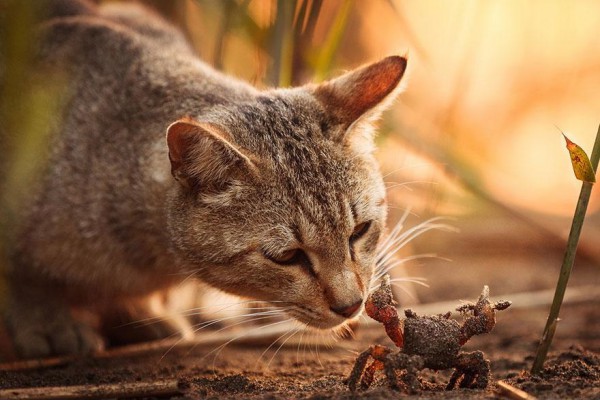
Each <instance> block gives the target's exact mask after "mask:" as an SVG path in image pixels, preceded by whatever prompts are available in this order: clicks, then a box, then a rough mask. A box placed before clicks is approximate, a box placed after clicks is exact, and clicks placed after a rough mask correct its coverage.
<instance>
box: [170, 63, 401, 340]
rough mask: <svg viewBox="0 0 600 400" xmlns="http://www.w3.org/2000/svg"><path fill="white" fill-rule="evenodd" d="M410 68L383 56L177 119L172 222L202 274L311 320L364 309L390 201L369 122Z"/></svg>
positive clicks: (325, 323)
mask: <svg viewBox="0 0 600 400" xmlns="http://www.w3.org/2000/svg"><path fill="white" fill-rule="evenodd" d="M405 69H406V59H405V58H402V57H388V58H386V59H384V60H382V61H380V62H378V63H375V64H371V65H368V66H366V67H363V68H360V69H357V70H354V71H351V72H349V73H346V74H344V75H342V76H341V77H339V78H337V79H334V80H331V81H329V82H326V83H323V84H320V85H308V86H303V87H299V88H294V89H277V90H271V91H266V92H263V93H261V94H260V95H257V96H256V97H254V98H252V99H251V100H248V101H245V102H242V103H236V104H228V105H222V106H219V107H216V108H215V109H214V110H212V111H211V112H210V113H208V115H204V116H202V118H201V119H198V120H192V119H184V120H180V121H177V122H175V123H173V124H172V125H171V126H170V127H169V129H168V132H167V143H168V147H169V158H170V160H171V167H172V173H173V176H174V177H175V179H176V180H177V181H178V182H179V184H178V185H177V188H176V190H175V192H174V193H173V194H172V198H171V199H170V206H169V208H170V211H169V212H170V217H169V229H170V233H171V236H172V237H173V238H174V243H175V247H176V249H177V251H178V252H179V253H180V254H181V255H182V256H183V257H184V258H185V259H186V261H187V262H188V263H189V264H191V265H193V266H194V267H195V268H197V269H198V271H197V276H199V277H200V278H201V279H202V280H204V281H206V282H207V283H209V284H211V285H213V286H215V287H217V288H220V289H222V290H225V291H227V292H230V293H234V294H237V295H241V296H246V297H250V298H254V299H258V300H264V301H268V302H272V303H273V304H274V305H277V306H280V307H281V308H282V309H285V310H287V312H288V313H289V314H290V315H292V316H294V317H295V318H297V319H298V320H300V321H302V322H304V323H306V324H308V325H311V326H315V327H320V328H329V327H333V326H336V325H339V324H341V323H343V322H344V321H345V320H347V319H348V318H352V317H354V316H356V315H357V314H358V313H360V311H361V310H362V304H363V303H364V299H366V296H367V291H368V288H369V286H370V279H371V276H372V272H373V267H374V263H375V252H376V248H377V244H378V241H379V239H380V237H381V235H382V233H383V230H384V224H385V219H386V210H387V208H386V200H385V187H384V184H383V180H382V177H381V174H380V172H379V167H378V164H377V162H376V161H375V159H374V158H373V155H372V149H373V128H372V122H373V120H374V119H376V118H378V117H379V115H380V113H381V111H382V110H383V108H384V107H385V106H386V105H387V103H389V101H390V100H391V99H392V98H393V97H394V96H395V94H396V93H397V92H398V89H399V83H400V80H401V78H402V76H403V74H404V71H405Z"/></svg>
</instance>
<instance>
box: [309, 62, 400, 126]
mask: <svg viewBox="0 0 600 400" xmlns="http://www.w3.org/2000/svg"><path fill="white" fill-rule="evenodd" d="M406 64H407V61H406V58H404V57H400V56H391V57H387V58H384V59H383V60H381V61H379V62H376V63H374V64H370V65H367V66H365V67H362V68H358V69H355V70H353V71H350V72H348V73H346V74H344V75H342V76H340V77H338V78H335V79H333V80H330V81H328V82H325V83H323V84H320V85H318V86H316V87H314V88H313V95H314V96H315V97H316V98H317V100H319V101H320V102H321V103H322V105H323V106H324V108H325V109H326V111H327V112H328V113H329V114H330V115H331V116H332V117H333V118H334V119H335V120H336V122H338V123H339V124H341V125H342V128H343V129H348V128H349V127H350V126H351V125H352V124H354V123H355V122H357V121H359V120H373V119H376V118H378V117H379V116H380V115H381V113H382V112H383V111H384V110H385V109H386V107H387V106H388V105H389V104H390V103H391V102H392V100H393V99H394V98H395V97H396V95H397V94H398V93H399V91H400V81H401V79H402V77H403V76H404V72H405V71H406Z"/></svg>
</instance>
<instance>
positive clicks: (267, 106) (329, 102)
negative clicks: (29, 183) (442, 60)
mask: <svg viewBox="0 0 600 400" xmlns="http://www.w3.org/2000/svg"><path fill="white" fill-rule="evenodd" d="M50 5H51V9H52V12H51V13H50V14H51V17H50V18H49V19H48V20H46V21H45V22H44V23H43V26H42V28H41V31H40V32H41V33H40V40H39V51H38V60H37V62H39V63H40V64H43V65H52V66H55V67H57V68H60V69H61V70H62V71H64V72H65V73H66V74H67V75H66V77H67V78H68V82H69V84H68V88H67V89H66V90H65V93H64V94H63V96H64V99H61V101H64V102H65V104H66V106H65V107H64V112H63V113H62V115H60V116H57V118H58V122H57V126H59V128H58V129H57V132H56V135H54V139H53V142H52V144H51V146H49V148H50V150H49V152H50V154H49V156H48V162H47V165H46V168H45V171H44V174H43V176H41V177H40V179H39V181H38V182H37V183H36V184H35V185H34V187H32V188H31V192H30V197H31V199H32V200H31V203H30V204H28V205H27V206H26V207H24V210H23V213H22V217H21V224H20V228H19V231H18V234H17V238H16V245H15V249H14V251H13V252H12V256H11V267H10V269H9V271H7V275H8V277H7V279H8V282H9V287H10V293H9V298H8V300H7V305H6V307H5V310H4V313H3V314H4V320H5V324H6V327H7V330H8V332H9V334H10V336H11V337H12V340H13V342H14V347H15V350H16V352H17V354H18V355H19V356H20V357H22V358H31V357H42V356H50V355H61V354H77V353H88V352H92V351H96V350H99V349H101V348H102V347H103V346H104V345H105V343H106V340H107V336H106V335H109V334H108V333H107V332H108V331H110V329H111V328H114V327H115V326H117V325H122V323H124V322H127V320H131V319H136V318H141V317H143V316H150V315H152V310H150V308H152V307H149V306H148V299H149V298H150V297H153V298H155V299H156V298H157V297H156V296H158V298H159V300H158V301H159V302H160V301H161V300H160V299H161V298H160V296H161V293H164V292H165V291H168V290H169V289H170V288H172V287H174V286H176V285H178V284H179V283H181V282H182V280H184V279H186V278H187V277H188V276H189V275H193V277H194V278H197V279H199V280H200V281H202V282H203V283H205V284H207V285H210V286H212V287H215V288H217V289H220V290H222V291H224V292H227V293H231V294H234V295H237V296H241V297H246V298H250V299H256V300H260V301H264V302H267V303H270V304H272V305H273V306H275V307H279V308H281V309H282V310H285V312H286V313H287V314H289V315H290V316H292V317H294V318H295V319H297V320H298V321H300V322H302V323H304V324H306V325H308V326H312V327H316V328H321V329H330V328H333V327H336V326H339V325H341V324H344V323H345V322H347V321H348V320H351V319H353V318H356V316H357V315H359V314H360V313H361V312H362V308H363V302H364V299H365V298H366V295H367V291H368V289H369V287H370V284H371V277H372V274H373V266H374V264H375V257H376V255H375V254H376V249H377V246H378V243H379V241H380V238H381V236H382V234H383V232H384V229H385V220H386V214H387V207H386V194H385V186H384V183H383V179H382V176H381V173H380V170H379V166H378V163H377V161H376V160H375V158H374V156H373V149H374V140H373V136H374V121H375V120H376V119H378V118H379V116H380V115H381V113H382V112H383V111H384V110H385V109H386V108H387V107H388V106H389V104H390V103H391V102H392V101H393V99H394V98H395V97H396V96H397V94H398V93H399V91H400V86H401V85H400V82H401V80H402V78H403V75H404V73H405V70H406V66H407V60H406V58H404V57H401V56H390V57H387V58H384V59H382V60H380V61H379V62H375V63H373V64H370V65H366V66H363V67H361V68H358V69H355V70H352V71H350V72H347V73H345V74H343V75H341V76H339V77H337V78H334V79H332V80H329V81H327V82H324V83H321V84H307V85H304V86H300V87H296V88H278V89H267V90H258V89H256V88H254V87H253V86H251V85H249V84H247V83H245V82H242V81H240V80H237V79H235V78H233V77H230V76H226V75H224V74H222V73H220V72H217V71H215V70H213V69H212V68H210V67H209V66H208V65H206V64H205V63H203V62H202V61H200V60H199V59H198V58H197V56H196V54H195V53H194V51H193V50H192V48H191V47H190V46H189V44H188V43H187V42H186V40H185V39H184V37H183V35H182V34H181V33H180V32H179V31H178V30H177V29H176V28H174V27H173V26H171V25H169V24H168V23H167V22H166V21H164V20H162V19H161V17H159V16H158V15H156V14H154V13H153V12H152V11H149V10H147V9H145V8H143V7H141V6H138V5H131V4H129V5H125V4H107V5H102V6H96V5H95V4H92V3H88V2H86V1H83V0H79V1H76V0H72V1H64V0H63V1H55V2H52V1H51V2H50ZM74 310H75V311H79V313H80V314H81V312H82V310H83V311H85V312H87V313H88V314H91V315H94V316H95V317H97V318H98V319H99V322H98V323H97V324H90V323H86V322H85V321H82V319H81V318H75V317H76V315H74ZM117 321H118V322H117ZM160 329H161V330H162V331H161V332H160V333H156V332H154V333H149V334H148V337H153V335H154V334H156V335H158V336H164V335H167V334H170V333H173V332H187V333H188V334H189V333H190V332H191V329H190V327H189V325H188V324H187V322H186V321H185V320H184V319H182V318H180V319H176V320H172V321H171V322H170V323H168V324H165V326H163V327H161V328H160ZM139 335H141V336H144V334H141V333H139ZM138 339H139V338H138Z"/></svg>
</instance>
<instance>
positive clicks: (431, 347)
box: [402, 310, 461, 370]
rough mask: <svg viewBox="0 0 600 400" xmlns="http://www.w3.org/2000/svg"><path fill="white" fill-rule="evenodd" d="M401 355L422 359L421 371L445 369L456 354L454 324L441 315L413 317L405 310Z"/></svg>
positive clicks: (457, 338)
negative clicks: (416, 356) (422, 368)
mask: <svg viewBox="0 0 600 400" xmlns="http://www.w3.org/2000/svg"><path fill="white" fill-rule="evenodd" d="M403 322H404V348H403V350H402V352H403V353H405V354H409V355H418V356H421V357H422V358H423V361H424V363H425V368H430V369H434V370H440V369H448V368H452V367H454V365H455V360H456V356H457V355H458V352H459V351H460V348H461V344H460V338H461V331H460V325H459V323H458V322H457V321H455V320H452V319H448V318H446V317H444V316H435V315H433V316H422V317H421V316H417V315H415V314H414V313H413V312H411V311H410V310H406V319H405V320H404V321H403Z"/></svg>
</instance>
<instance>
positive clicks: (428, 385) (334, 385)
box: [0, 224, 600, 399]
mask: <svg viewBox="0 0 600 400" xmlns="http://www.w3.org/2000/svg"><path fill="white" fill-rule="evenodd" d="M467 225H468V224H467ZM467 225H466V226H464V227H463V234H462V236H461V237H460V240H458V239H457V237H454V239H452V238H450V239H448V243H451V245H449V246H447V245H445V244H443V243H442V244H441V245H440V246H441V247H440V249H442V250H440V249H436V250H440V251H439V252H440V253H442V251H443V252H444V253H442V254H443V255H444V256H445V257H448V258H452V259H453V260H454V261H453V262H452V263H448V262H447V261H444V260H432V261H424V262H422V263H421V265H415V266H414V267H410V268H409V269H408V272H409V274H411V275H419V276H425V277H427V278H428V282H429V285H430V287H429V288H419V290H418V295H419V297H420V298H421V300H422V301H424V302H434V301H444V300H455V299H457V298H463V299H466V300H469V299H473V300H474V299H475V298H476V297H477V295H478V294H479V293H480V291H481V287H482V285H483V284H489V285H490V288H491V295H492V299H493V300H499V299H500V298H502V299H507V300H513V302H514V304H513V307H511V308H509V309H508V310H506V311H503V312H501V313H499V314H498V323H497V325H496V328H495V329H494V331H493V332H492V333H490V334H488V335H483V336H479V337H475V338H473V339H472V340H471V341H470V342H468V343H467V345H466V346H465V347H464V350H466V351H470V350H476V349H478V350H482V351H484V352H485V354H486V356H487V357H488V358H489V359H490V361H491V368H492V374H493V378H494V383H493V384H491V385H490V386H489V387H488V389H486V390H470V389H455V390H453V391H445V390H444V387H445V385H446V383H447V381H448V378H449V376H450V374H451V371H440V372H432V371H423V372H422V373H421V375H420V377H421V382H422V391H421V392H420V393H417V394H414V395H408V394H406V393H402V394H400V393H398V391H395V390H392V389H390V388H389V387H388V386H387V383H386V382H385V380H384V379H377V380H376V381H375V383H374V384H373V386H372V387H371V388H369V389H367V390H360V391H358V392H356V393H351V392H350V391H349V390H348V389H347V387H346V385H345V383H344V380H345V378H346V377H347V376H348V374H349V372H350V370H351V368H352V365H353V360H354V358H355V357H356V354H358V352H360V351H362V350H363V349H365V348H367V347H368V346H369V345H370V344H373V343H382V344H389V345H391V342H390V341H389V340H388V339H387V338H386V337H385V334H384V331H383V329H382V328H381V327H380V326H379V325H375V324H373V325H367V324H363V326H361V327H359V328H358V330H357V332H356V337H355V339H344V340H339V341H337V342H335V343H333V344H332V345H331V344H330V345H327V346H326V345H322V344H321V345H319V344H318V342H319V339H315V338H314V337H310V338H309V337H308V335H302V334H298V335H296V336H295V337H293V338H291V339H289V340H288V341H286V342H285V343H284V341H283V340H280V341H279V342H278V343H276V344H275V345H273V346H271V347H269V344H270V343H272V340H273V339H272V338H270V339H265V340H262V341H246V342H243V343H236V342H232V343H230V344H228V345H227V346H225V347H224V348H222V349H221V348H219V347H218V345H216V344H209V345H196V346H180V347H176V348H173V349H171V350H167V349H166V348H165V347H164V346H163V347H160V348H157V349H155V350H145V351H143V352H141V353H140V352H138V353H136V354H133V353H129V355H121V356H117V355H113V356H110V357H100V358H88V359H80V360H71V361H69V362H64V360H63V362H59V363H58V364H57V365H54V366H45V367H39V368H30V369H27V370H16V371H15V370H13V371H7V370H4V371H0V385H1V389H9V388H15V389H16V388H31V387H42V386H44V387H48V386H74V385H86V388H89V387H91V386H94V385H102V384H117V385H116V386H117V387H119V386H120V385H121V386H124V385H125V384H127V383H141V384H145V383H153V382H154V383H156V382H159V383H160V382H163V381H165V382H171V383H174V384H175V385H177V390H176V391H177V392H179V394H177V395H176V394H175V393H172V394H167V395H166V397H167V398H169V397H172V398H181V397H183V398H189V399H205V398H222V399H242V398H243V399H294V398H310V399H349V398H365V399H380V398H398V397H403V398H429V399H451V398H463V399H482V398H498V397H499V396H500V395H499V392H498V387H497V385H496V384H495V381H496V380H498V379H501V380H504V381H506V382H508V383H510V384H511V385H513V386H515V387H517V388H520V389H522V390H524V391H526V392H527V393H529V394H530V395H533V396H536V397H538V398H544V399H547V398H549V399H552V398H557V399H558V398H560V399H563V398H589V399H592V398H600V295H599V292H598V290H596V289H595V288H597V287H600V285H599V283H600V278H599V276H600V274H599V273H598V266H597V264H595V263H594V262H593V260H592V261H590V260H578V261H577V264H576V268H575V270H574V272H573V276H572V279H571V282H570V286H569V291H568V292H567V296H569V295H570V294H576V296H572V300H571V301H570V302H569V303H567V304H565V305H564V306H563V310H562V312H561V322H560V323H559V326H558V328H557V332H556V336H555V340H554V342H553V346H552V348H551V352H550V357H549V359H548V361H547V362H546V364H545V369H544V370H543V372H542V374H541V375H540V376H535V377H532V376H530V374H529V372H528V371H529V369H530V368H531V364H532V361H533V354H534V352H535V350H536V347H537V344H538V341H539V337H540V335H541V332H542V330H543V326H544V324H545V319H546V316H547V312H548V306H547V305H539V304H538V303H539V302H538V300H536V299H539V298H542V299H545V300H546V301H547V300H549V299H548V297H549V296H550V297H551V294H550V295H549V294H548V293H547V292H541V294H536V292H537V291H540V290H545V289H553V287H554V285H555V281H556V277H557V273H558V268H559V266H560V260H561V258H562V249H558V248H556V249H555V248H551V247H550V248H549V247H548V246H546V245H544V239H543V238H538V237H536V236H535V235H525V236H522V235H519V237H518V238H517V237H515V238H514V242H512V243H511V240H510V239H508V240H507V241H503V242H502V244H503V247H498V246H495V247H494V248H493V249H490V248H489V247H486V246H479V245H473V244H474V243H477V240H485V238H482V237H481V236H480V235H479V236H478V234H477V232H475V231H473V230H470V228H469V227H468V226H467ZM504 229H507V230H511V229H512V227H511V226H510V225H506V227H505V228H504ZM496 234H497V232H496ZM505 237H508V238H510V237H511V236H510V235H507V236H505ZM524 237H527V239H524ZM477 238H479V239H477ZM436 243H437V242H436ZM415 246H417V250H421V248H420V247H419V246H422V244H418V243H417V244H416V245H415ZM578 288H583V290H579V289H578ZM519 293H525V294H524V295H523V294H519ZM511 294H512V295H513V297H514V299H513V298H511ZM515 299H516V300H515ZM442 311H444V310H440V312H442ZM132 354H133V355H132ZM1 368H2V367H0V369H1ZM3 393H4V395H6V396H7V398H19V397H18V396H17V394H18V391H17V390H14V391H13V392H12V394H11V392H3ZM7 393H8V394H7ZM46 393H50V392H48V391H46ZM117 393H118V392H117ZM21 394H22V393H21ZM120 396H122V395H119V394H116V395H112V396H107V397H113V398H118V397H120ZM100 397H102V396H100ZM138 397H139V396H138ZM38 398H40V397H38Z"/></svg>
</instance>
